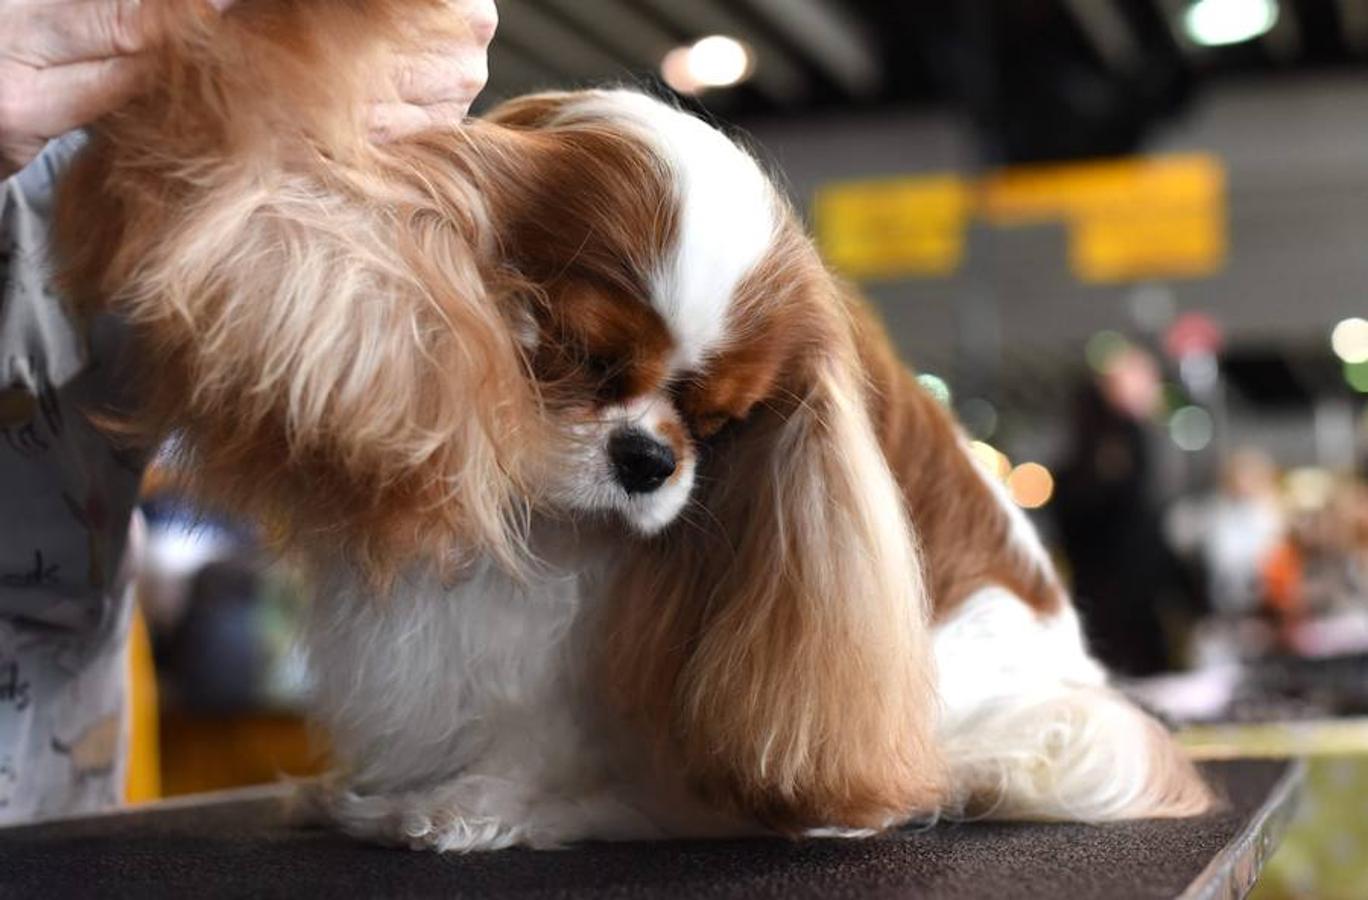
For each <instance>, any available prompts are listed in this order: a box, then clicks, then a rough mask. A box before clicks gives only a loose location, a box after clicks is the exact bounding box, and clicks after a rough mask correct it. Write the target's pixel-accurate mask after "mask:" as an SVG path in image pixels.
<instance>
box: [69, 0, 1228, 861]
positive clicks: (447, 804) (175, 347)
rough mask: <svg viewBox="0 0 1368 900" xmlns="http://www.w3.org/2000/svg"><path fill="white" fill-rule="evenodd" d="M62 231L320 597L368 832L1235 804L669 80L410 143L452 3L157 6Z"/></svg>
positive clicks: (74, 179) (85, 282)
mask: <svg viewBox="0 0 1368 900" xmlns="http://www.w3.org/2000/svg"><path fill="white" fill-rule="evenodd" d="M145 10H146V12H147V14H148V15H149V16H153V17H154V18H156V20H157V21H156V27H157V28H158V29H159V31H160V33H161V35H162V40H161V43H160V49H158V50H157V51H156V52H155V57H156V65H157V69H158V71H157V76H156V78H155V81H154V83H153V84H152V85H151V86H150V87H149V89H148V91H147V92H146V93H145V95H144V96H142V97H141V99H139V100H137V101H136V102H135V103H134V104H133V105H132V106H130V107H129V108H127V109H126V110H124V111H123V112H121V113H120V114H118V115H116V116H114V117H111V118H109V119H108V120H107V121H105V122H103V123H101V124H100V125H99V126H98V127H97V128H96V129H94V133H93V136H92V141H91V145H90V147H89V150H88V152H87V153H86V154H85V155H84V156H83V158H82V159H81V160H80V161H79V163H78V164H77V166H76V168H75V170H74V171H73V172H72V173H71V175H70V177H69V178H68V180H67V182H66V184H65V188H64V192H63V195H62V198H61V201H60V211H59V227H58V231H59V235H58V239H59V246H60V248H61V251H62V254H63V258H64V261H65V271H66V284H67V286H68V288H69V291H70V293H71V295H72V297H73V298H74V299H75V300H76V301H77V302H78V303H80V304H81V305H83V306H84V307H85V308H87V309H93V308H96V307H102V308H108V309H112V310H114V311H116V312H117V313H119V314H120V315H122V316H124V317H126V318H127V319H128V320H129V321H130V322H131V323H132V325H133V327H134V329H135V332H136V335H137V344H138V349H139V352H140V353H141V354H142V356H143V359H144V363H145V370H146V378H145V380H144V381H143V383H142V384H141V385H140V388H141V392H142V393H141V396H142V404H141V406H140V408H139V409H137V410H136V411H134V412H132V413H125V414H124V415H123V417H122V423H121V424H122V426H123V427H124V428H125V429H129V430H133V431H137V432H139V433H141V434H142V435H143V436H145V437H146V438H147V439H149V440H156V439H160V438H162V437H164V436H166V435H172V434H174V435H176V436H177V445H178V446H179V447H180V449H181V452H182V454H183V456H184V460H183V467H184V469H185V471H187V472H189V473H190V475H191V477H192V478H193V481H194V484H195V487H196V488H197V489H198V490H199V492H200V494H201V495H202V496H203V497H204V498H205V499H206V500H207V501H209V502H213V503H217V504H220V505H222V506H226V507H227V508H229V509H232V510H235V511H237V512H239V513H245V514H248V515H251V516H254V517H255V518H257V519H258V520H260V521H262V522H263V523H265V525H266V526H267V528H268V529H269V531H270V532H271V533H272V534H274V535H277V536H278V537H279V538H280V540H281V541H282V542H283V544H284V545H285V546H286V547H288V548H290V549H292V550H294V551H296V552H298V553H299V554H300V555H302V556H303V557H304V558H305V559H306V560H308V561H309V562H311V563H312V564H313V568H314V571H315V572H316V579H317V582H318V596H317V598H316V600H315V603H314V621H313V622H312V625H311V628H310V633H309V634H308V641H309V645H310V649H311V652H312V660H313V665H314V667H315V673H316V677H317V681H318V696H317V698H316V708H315V712H316V714H317V717H318V719H319V720H320V722H321V723H322V724H323V725H324V726H325V728H326V730H327V732H328V734H329V736H330V741H331V748H332V751H333V753H334V755H335V759H336V762H337V765H338V770H337V772H336V774H335V776H334V777H333V778H331V779H330V780H329V781H328V782H327V784H326V788H325V789H324V790H323V791H322V795H321V802H322V803H323V804H324V805H325V807H326V809H327V811H328V812H329V813H330V815H331V816H332V818H333V819H334V820H335V821H336V823H337V824H338V825H339V826H340V827H342V828H344V829H345V830H347V831H348V832H350V833H352V834H356V835H359V836H363V837H368V838H373V839H378V840H382V841H386V842H397V843H402V844H410V845H414V846H424V847H433V848H437V849H458V850H475V849H486V848H496V847H504V846H508V845H513V844H525V845H533V846H544V845H553V844H560V843H563V842H567V841H575V840H579V839H589V838H640V837H651V836H662V835H723V834H741V833H754V832H762V831H765V830H773V831H779V832H783V833H788V834H808V833H839V834H852V833H863V832H869V831H874V830H878V829H882V828H886V827H888V826H891V825H896V824H898V823H900V822H904V821H907V820H909V819H911V818H914V817H924V816H928V815H936V814H949V815H989V816H998V817H1017V818H1031V819H1079V820H1106V819H1116V818H1124V817H1141V816H1181V815H1189V814H1195V813H1198V812H1200V811H1202V810H1203V809H1205V808H1206V807H1207V806H1208V805H1209V803H1210V797H1209V794H1208V791H1207V789H1206V787H1205V786H1204V785H1203V783H1202V781H1201V780H1200V778H1199V777H1198V775H1197V774H1196V773H1195V771H1194V769H1193V768H1192V767H1191V766H1190V765H1189V764H1188V762H1187V761H1186V760H1185V759H1184V758H1183V756H1182V754H1181V753H1180V751H1179V750H1178V749H1177V748H1176V747H1175V745H1174V744H1173V743H1172V742H1171V740H1170V738H1169V736H1168V735H1167V733H1166V732H1165V731H1164V730H1163V729H1162V728H1161V727H1160V726H1159V725H1158V724H1157V723H1155V722H1154V721H1152V720H1151V719H1149V718H1147V717H1146V716H1145V715H1143V714H1142V713H1141V712H1140V711H1139V710H1137V709H1136V708H1134V707H1132V706H1131V705H1129V704H1128V703H1127V702H1126V701H1125V700H1124V699H1123V698H1122V697H1121V696H1119V695H1118V694H1117V693H1115V692H1114V691H1112V690H1111V689H1109V688H1108V686H1107V684H1106V677H1105V675H1104V673H1103V671H1102V670H1101V669H1100V668H1099V666H1098V665H1097V664H1096V663H1095V662H1094V661H1093V660H1092V659H1090V657H1089V656H1088V654H1087V652H1086V650H1085V648H1084V645H1083V642H1082V639H1081V637H1080V631H1079V625H1078V620H1077V618H1076V616H1075V615H1074V612H1073V610H1072V608H1071V606H1070V603H1069V600H1068V598H1067V596H1066V594H1065V592H1064V590H1063V589H1062V588H1061V586H1060V583H1059V580H1058V577H1057V576H1056V574H1055V572H1054V570H1053V569H1052V568H1051V565H1050V562H1049V560H1048V558H1047V557H1046V554H1045V553H1044V551H1043V550H1042V547H1041V545H1040V542H1039V541H1038V539H1037V537H1036V535H1035V533H1034V532H1033V531H1032V529H1031V527H1030V525H1029V524H1028V522H1027V521H1026V519H1025V518H1024V517H1023V515H1022V514H1021V513H1020V512H1019V511H1018V510H1017V509H1015V508H1014V507H1013V505H1012V504H1011V503H1010V502H1009V501H1008V499H1007V498H1006V497H1005V496H1004V495H1003V492H1002V490H1001V489H1000V487H999V485H997V484H996V483H995V482H994V481H993V480H992V479H991V478H988V477H986V476H985V475H984V473H983V472H981V471H980V469H979V468H978V466H977V464H976V463H975V462H974V461H973V460H972V459H971V457H970V455H969V453H968V452H967V451H966V445H965V440H964V438H963V436H962V434H961V432H960V430H959V429H958V427H957V426H956V424H955V423H954V422H953V421H952V420H951V418H950V417H949V416H948V414H947V413H946V412H945V411H944V410H943V409H942V408H940V406H939V405H938V404H937V403H936V402H935V401H934V400H932V399H931V398H929V397H928V396H927V395H926V394H924V393H923V392H922V391H921V390H920V389H919V387H918V385H917V384H916V382H915V380H914V379H913V378H912V377H911V376H910V375H909V373H908V372H907V370H906V369H905V368H904V367H903V366H902V365H901V364H900V363H899V362H898V360H897V359H896V357H895V355H894V352H893V350H892V348H891V346H890V344H889V341H888V340H887V338H886V337H885V335H884V333H883V331H882V329H881V326H880V325H879V324H878V323H877V322H876V320H875V319H874V318H873V317H872V316H871V314H870V313H869V312H868V310H866V309H865V308H864V307H863V306H862V305H861V304H860V303H859V302H857V301H856V300H854V299H853V298H852V297H851V295H849V294H848V293H847V292H845V291H844V290H843V289H842V287H841V285H840V284H839V283H838V282H837V281H836V280H835V279H833V277H832V276H831V275H830V274H829V273H828V271H827V270H826V269H825V268H824V267H823V265H822V263H821V262H820V260H819V259H818V257H817V254H816V252H815V250H814V248H813V245H812V244H811V242H810V241H809V239H808V238H807V236H806V235H805V234H804V231H803V228H802V226H801V224H800V222H799V221H798V219H797V217H796V216H795V215H794V213H793V211H792V210H791V209H790V207H789V206H788V204H787V203H786V202H785V200H784V198H783V197H782V196H781V195H780V193H779V192H778V191H777V190H776V189H775V187H774V185H773V183H772V182H771V180H770V179H769V178H768V177H767V176H766V174H765V172H764V170H763V169H762V168H761V167H760V166H759V165H758V164H757V163H756V161H755V159H754V158H753V157H752V156H751V155H750V154H749V153H747V152H746V151H745V150H744V149H742V148H740V147H738V146H737V144H735V143H734V142H733V141H731V140H730V139H728V138H727V137H725V136H723V135H722V134H721V133H720V132H718V131H717V130H714V129H713V128H712V127H710V126H708V125H706V124H704V123H703V122H701V121H699V120H698V119H696V118H693V117H691V116H689V115H686V114H685V113H683V112H680V111H679V110H677V109H675V108H672V107H671V106H669V105H666V104H664V103H662V102H659V101H657V100H654V99H650V98H648V97H646V96H643V95H641V94H638V93H632V92H627V91H587V92H579V93H561V94H542V95H537V96H532V97H527V98H525V99H521V100H517V101H514V102H512V103H509V104H506V105H504V106H502V107H500V108H499V109H497V110H496V111H495V112H494V113H493V114H492V115H491V116H489V117H488V118H487V119H485V120H484V121H475V122H471V123H469V124H468V125H467V126H465V127H461V128H454V129H444V130H434V131H431V132H429V133H427V134H424V135H421V136H419V137H416V138H413V139H410V140H407V141H403V142H400V143H395V144H388V145H380V146H377V145H375V144H373V143H372V142H371V141H369V140H368V139H367V135H366V128H365V122H364V115H363V108H364V106H365V102H364V101H365V100H366V99H367V98H368V97H369V96H370V92H371V91H372V90H373V82H374V81H376V80H377V79H376V78H374V73H376V72H378V71H381V70H383V68H384V67H385V66H386V65H387V62H386V59H387V55H388V54H391V53H393V52H396V50H398V49H400V48H403V47H404V46H405V45H406V44H407V43H408V42H410V41H413V40H414V39H415V35H419V34H421V35H424V36H426V37H428V38H429V39H430V38H431V37H432V35H433V34H437V33H440V32H441V31H442V30H443V29H449V28H459V27H460V23H459V21H457V19H458V17H455V16H453V14H452V12H451V11H450V9H449V7H447V6H446V4H444V3H443V2H441V0H347V2H342V0H242V2H240V3H238V4H237V6H235V7H234V8H233V9H232V10H231V11H230V12H229V13H228V14H227V15H226V16H224V17H222V18H219V17H218V16H216V15H212V14H210V13H209V12H208V10H207V6H206V8H205V9H200V8H199V7H198V6H197V5H196V4H193V3H191V4H180V3H175V4H173V3H171V2H170V0H165V2H161V3H148V4H145Z"/></svg>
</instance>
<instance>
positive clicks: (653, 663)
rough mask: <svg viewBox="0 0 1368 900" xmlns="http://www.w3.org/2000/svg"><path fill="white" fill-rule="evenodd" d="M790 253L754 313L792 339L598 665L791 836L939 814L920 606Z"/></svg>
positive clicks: (641, 563)
mask: <svg viewBox="0 0 1368 900" xmlns="http://www.w3.org/2000/svg"><path fill="white" fill-rule="evenodd" d="M786 246H787V250H784V251H781V252H783V253H784V255H785V257H786V258H785V259H783V260H782V261H781V262H782V265H781V266H780V268H781V269H782V270H783V272H784V278H783V279H782V281H783V282H785V283H787V284H788V285H789V287H788V289H787V291H786V293H785V294H784V295H783V296H777V295H775V294H767V295H766V296H765V297H764V298H763V301H762V302H763V304H764V306H765V307H766V308H768V309H770V310H773V311H779V312H780V313H781V315H782V319H783V323H784V327H785V328H786V329H790V330H791V329H798V330H799V331H800V332H802V334H803V339H802V340H801V341H800V342H799V343H798V344H797V345H795V347H794V351H793V354H792V356H791V358H790V359H789V360H787V363H786V370H787V371H786V374H785V375H784V376H783V378H782V379H781V382H780V383H778V384H777V385H776V389H775V391H774V392H773V394H772V396H771V398H770V399H769V401H767V402H766V403H765V404H763V406H762V407H761V408H759V409H757V411H756V412H755V413H754V414H753V415H752V416H750V417H749V418H748V419H747V420H746V421H745V422H744V423H741V424H740V425H739V427H738V428H737V429H736V431H735V432H734V433H733V434H732V435H730V436H729V437H728V438H727V439H726V443H725V446H723V447H721V448H719V451H718V452H717V453H716V454H715V455H714V456H713V458H712V459H711V461H710V462H709V463H708V464H707V465H706V466H705V467H704V469H702V470H701V472H700V488H699V490H700V492H701V494H700V499H699V504H700V506H701V507H702V508H701V510H700V511H699V514H698V515H697V516H696V518H697V519H698V521H699V523H700V525H699V527H698V528H697V530H691V529H689V528H675V529H673V530H670V531H668V532H666V533H665V535H663V536H662V537H661V538H659V539H658V540H656V541H654V542H653V543H652V544H651V545H650V546H649V547H647V548H646V549H645V551H644V552H643V553H642V554H641V555H640V556H638V557H637V558H635V559H632V560H631V561H630V562H628V564H627V565H626V568H625V572H624V574H623V577H622V579H621V581H620V582H619V583H618V585H617V588H616V606H615V608H614V613H613V615H612V616H611V617H610V619H609V622H610V624H609V626H608V629H609V632H610V637H609V639H608V645H607V648H606V651H605V654H604V665H605V669H606V673H607V677H608V678H609V680H610V683H611V684H612V685H613V692H614V696H615V697H616V698H617V700H618V702H619V703H620V704H621V706H622V707H623V708H624V709H625V710H626V711H627V713H628V714H629V715H630V716H631V717H632V718H633V719H634V720H635V721H636V722H637V723H638V724H640V725H641V726H642V727H644V728H647V729H648V730H650V731H651V732H652V733H654V734H655V735H656V737H657V738H658V740H659V743H660V744H661V746H662V747H663V748H664V750H665V760H666V761H665V763H664V764H666V765H675V766H678V767H681V768H682V770H683V772H684V774H685V777H686V778H687V779H688V781H689V782H690V784H691V785H692V786H693V787H694V788H695V789H697V790H699V791H701V792H702V794H703V795H704V796H705V797H706V798H708V799H710V800H712V801H713V802H715V803H718V804H720V805H722V806H724V807H726V808H728V809H731V810H733V811H737V812H741V813H743V814H746V815H749V816H755V817H758V818H759V819H761V820H762V821H765V822H767V823H768V824H770V825H772V826H774V827H777V828H780V829H783V830H788V831H794V832H797V831H801V830H803V829H805V828H811V827H819V826H828V827H830V826H844V827H849V828H882V827H886V826H887V825H889V824H891V823H894V822H898V821H901V820H904V819H906V818H908V817H909V816H911V815H913V814H915V813H916V812H918V811H926V810H932V809H935V808H936V807H937V805H938V803H939V800H940V791H941V785H942V777H943V769H942V764H941V761H940V759H939V757H938V755H937V751H936V749H935V745H934V740H933V734H932V731H933V728H934V726H935V720H936V698H935V692H934V687H933V680H932V673H931V649H930V646H929V640H928V627H929V626H928V612H927V598H926V595H925V591H924V588H923V584H922V580H921V568H920V565H919V562H918V555H917V548H916V541H915V539H914V536H913V534H912V532H911V529H910V527H909V524H908V522H907V519H906V516H905V515H904V511H903V504H902V498H901V495H900V493H899V491H898V488H897V484H896V483H895V481H894V479H893V476H892V473H891V472H890V471H889V468H888V466H887V464H886V463H885V461H884V458H883V455H882V453H881V451H880V448H879V445H878V443H877V441H876V439H875V435H874V431H873V428H872V425H871V422H870V418H869V415H868V412H867V409H866V402H865V385H864V381H863V376H862V369H861V366H860V361H859V358H858V354H857V351H856V345H855V340H854V333H853V326H852V323H851V322H850V321H849V320H848V319H847V310H846V307H845V304H844V302H843V301H842V299H841V296H840V293H839V291H838V289H837V287H836V284H835V283H834V281H833V279H832V278H831V276H830V275H828V273H827V272H826V271H825V270H824V269H823V268H822V267H821V265H820V263H819V262H817V260H816V259H815V255H814V254H813V253H812V252H811V249H810V247H808V245H807V244H806V242H805V241H803V240H801V239H800V238H795V239H792V240H790V241H788V242H787V244H786ZM739 314H740V315H742V316H746V315H751V316H755V315H765V314H766V310H765V309H759V308H757V309H752V310H749V311H745V310H743V311H741V312H740V313H739ZM737 331H738V333H746V331H747V329H746V328H744V327H740V328H738V329H737Z"/></svg>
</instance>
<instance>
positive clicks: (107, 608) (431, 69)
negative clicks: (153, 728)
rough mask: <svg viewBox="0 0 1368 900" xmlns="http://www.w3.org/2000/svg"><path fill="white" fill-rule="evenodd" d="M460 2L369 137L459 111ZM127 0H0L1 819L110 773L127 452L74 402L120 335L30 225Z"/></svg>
mask: <svg viewBox="0 0 1368 900" xmlns="http://www.w3.org/2000/svg"><path fill="white" fill-rule="evenodd" d="M176 2H183V3H191V2H195V0H176ZM282 2H284V0H282ZM316 2H331V0H316ZM460 2H464V4H465V7H466V8H467V11H468V14H469V15H470V16H471V21H472V28H471V32H470V36H469V39H468V40H465V41H463V42H461V43H459V44H457V45H454V46H446V47H435V48H432V50H431V51H430V52H428V53H423V54H420V55H418V56H416V57H411V58H408V59H405V60H402V61H401V63H400V66H399V69H398V71H397V72H395V73H393V74H394V77H395V79H396V83H395V85H394V88H395V89H390V90H387V91H386V90H377V95H379V94H383V93H388V94H390V95H391V96H393V95H395V94H398V96H400V97H401V98H403V102H399V103H391V104H388V105H383V106H381V105H377V106H376V108H375V109H374V110H373V111H372V121H373V125H374V128H375V132H376V136H377V138H381V139H394V138H398V137H402V136H403V135H404V134H407V133H411V132H413V131H417V130H421V129H423V128H428V127H433V126H436V125H447V124H450V123H456V122H459V121H460V120H461V119H462V118H464V116H465V114H466V111H467V110H468V108H469V105H470V103H471V101H473V100H474V98H475V95H476V94H477V93H478V91H479V89H480V88H481V87H483V84H484V73H485V48H486V46H487V44H488V39H489V37H490V35H491V34H492V32H493V28H494V22H495V20H494V7H493V3H492V2H491V0H460ZM216 5H219V6H221V7H223V6H226V5H227V4H226V3H218V4H216ZM137 7H138V4H137V2H135V0H0V823H7V822H15V821H24V820H27V819H30V818H32V817H34V816H45V815H55V814H72V813H78V812H82V811H88V810H92V809H96V808H99V807H102V806H108V805H111V804H113V803H117V802H118V800H119V798H120V794H121V789H122V779H121V773H122V765H121V761H122V756H123V729H122V725H121V723H122V721H123V713H122V709H123V702H124V687H125V684H124V683H125V677H126V666H125V664H124V655H123V654H124V647H125V646H126V639H125V635H126V631H127V622H128V616H129V613H130V610H131V591H130V590H128V583H129V572H130V569H129V568H128V563H129V561H130V559H131V558H132V554H130V552H128V551H127V550H126V539H127V537H128V534H129V522H130V516H131V515H132V510H133V507H134V503H135V501H136V495H137V487H138V481H139V476H140V473H141V462H142V460H141V459H140V458H138V457H137V456H136V455H133V454H129V453H128V452H127V451H126V449H124V448H120V447H117V446H114V445H112V444H111V443H110V442H109V441H108V440H107V439H106V436H105V435H104V434H102V433H101V432H100V431H98V430H97V429H96V428H95V427H94V426H92V425H91V424H90V423H89V422H88V421H86V419H85V417H84V413H85V412H86V411H89V410H101V409H108V408H118V406H119V405H121V402H122V401H123V399H124V398H122V397H120V396H119V395H120V394H123V393H126V391H127V389H128V388H129V387H130V379H129V378H127V377H125V376H124V375H122V374H120V373H121V372H123V371H125V370H124V369H123V368H122V366H121V361H122V360H123V359H125V358H126V356H127V353H126V352H125V351H126V350H127V349H128V348H127V342H126V341H124V340H123V339H122V330H121V328H120V327H119V326H118V323H117V322H115V321H113V320H112V319H110V318H109V317H104V318H102V319H101V320H100V321H97V322H93V323H92V322H77V321H75V320H74V319H73V318H72V317H70V316H69V315H68V314H67V310H66V309H65V304H64V303H63V302H62V301H61V298H60V297H59V296H58V295H57V293H56V292H55V291H54V290H53V288H52V286H51V274H52V268H53V264H52V261H51V260H50V259H49V256H48V245H47V231H48V225H49V219H50V215H51V201H52V195H53V191H54V188H55V186H56V184H57V182H58V180H59V179H60V176H61V173H62V171H63V169H64V168H65V165H66V163H67V162H68V161H69V159H70V158H71V156H72V155H73V154H74V153H76V152H77V151H78V150H79V147H80V144H81V136H80V134H79V133H77V132H76V131H75V130H74V129H79V128H81V127H83V126H85V125H87V124H89V123H90V122H92V121H93V120H94V119H96V118H98V117H99V116H101V115H103V114H105V113H107V112H110V111H112V110H114V109H115V108H117V107H118V105H119V104H120V103H122V102H124V101H125V100H127V99H128V98H129V97H130V96H131V95H132V94H134V93H136V91H137V89H138V86H139V79H140V78H142V77H144V75H143V71H142V69H143V63H142V62H141V61H140V57H139V55H138V52H139V51H140V50H141V49H142V48H143V47H145V46H146V45H147V43H148V39H147V37H146V36H145V35H144V34H142V32H140V31H139V30H138V27H137V26H138V25H139V24H140V22H139V20H138V18H137V16H136V10H137ZM379 87H388V86H386V85H381V86H379Z"/></svg>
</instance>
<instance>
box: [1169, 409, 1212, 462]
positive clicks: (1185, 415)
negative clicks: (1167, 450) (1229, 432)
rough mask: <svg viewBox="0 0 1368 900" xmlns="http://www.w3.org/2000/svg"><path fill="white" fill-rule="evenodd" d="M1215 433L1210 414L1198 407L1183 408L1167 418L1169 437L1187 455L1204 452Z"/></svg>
mask: <svg viewBox="0 0 1368 900" xmlns="http://www.w3.org/2000/svg"><path fill="white" fill-rule="evenodd" d="M1215 433H1216V426H1215V423H1214V422H1212V420H1211V413H1209V412H1207V411H1206V410H1205V409H1202V408H1201V407H1200V406H1184V407H1182V408H1180V409H1178V410H1177V411H1176V412H1174V414H1173V415H1172V416H1170V417H1169V436H1170V437H1171V438H1173V442H1174V443H1175V444H1177V445H1178V446H1179V447H1180V448H1181V449H1183V450H1186V451H1188V452H1189V453H1196V452H1198V451H1200V450H1205V449H1206V448H1207V447H1208V446H1209V445H1210V444H1211V439H1212V437H1214V436H1215Z"/></svg>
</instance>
